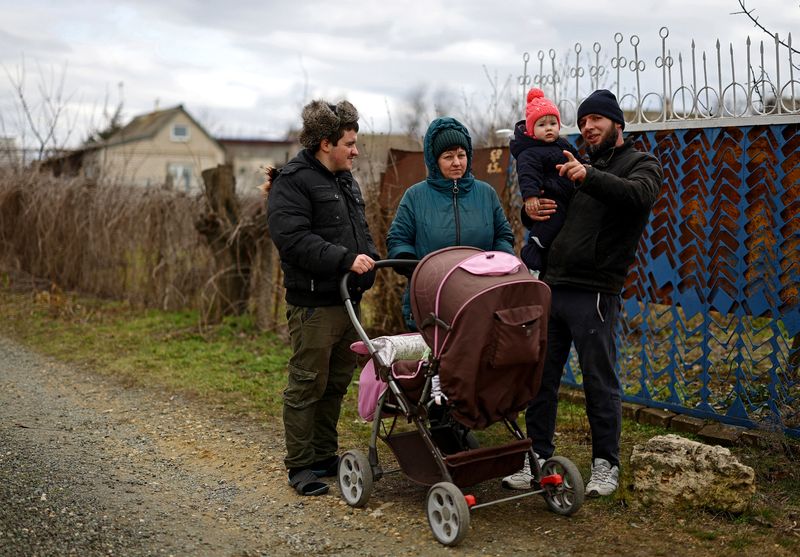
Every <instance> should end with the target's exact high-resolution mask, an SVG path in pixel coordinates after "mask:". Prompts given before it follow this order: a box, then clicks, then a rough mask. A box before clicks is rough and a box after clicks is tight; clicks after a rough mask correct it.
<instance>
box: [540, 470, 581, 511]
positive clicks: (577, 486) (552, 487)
mask: <svg viewBox="0 0 800 557" xmlns="http://www.w3.org/2000/svg"><path fill="white" fill-rule="evenodd" d="M554 474H558V475H559V476H561V483H560V484H549V483H546V482H544V481H543V482H542V483H543V484H544V485H542V488H543V489H544V493H543V495H544V499H545V501H547V506H548V507H550V510H551V511H553V512H554V513H556V514H561V515H571V514H575V513H576V512H578V509H580V508H581V505H583V499H584V491H583V477H582V476H581V473H580V472H579V471H578V467H577V466H575V465H574V464H573V463H572V461H571V460H570V459H568V458H565V457H563V456H554V457H552V458H549V459H548V460H547V461H546V462H545V463H544V466H542V478H546V477H547V476H552V475H554Z"/></svg>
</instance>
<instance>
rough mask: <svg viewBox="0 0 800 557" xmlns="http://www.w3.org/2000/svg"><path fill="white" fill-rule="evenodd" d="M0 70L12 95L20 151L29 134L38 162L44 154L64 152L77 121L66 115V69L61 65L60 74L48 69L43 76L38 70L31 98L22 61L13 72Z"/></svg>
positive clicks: (67, 113) (40, 69) (65, 66)
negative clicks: (19, 139) (19, 138)
mask: <svg viewBox="0 0 800 557" xmlns="http://www.w3.org/2000/svg"><path fill="white" fill-rule="evenodd" d="M3 69H4V70H5V73H6V77H7V78H8V80H9V82H10V83H11V87H12V89H13V91H14V100H15V104H16V111H17V120H18V121H17V129H18V133H19V134H20V137H21V138H22V145H23V147H24V146H25V144H26V140H27V132H30V133H31V134H32V135H33V140H34V142H35V149H36V151H37V156H38V158H39V159H41V158H43V157H44V156H45V154H46V153H50V152H56V151H58V150H61V149H64V148H65V146H66V145H67V144H68V142H69V139H70V136H71V135H72V131H73V130H74V129H75V120H76V117H77V114H70V113H69V111H68V106H69V103H70V101H71V99H72V95H71V94H70V95H67V94H65V92H64V83H65V80H66V75H67V65H66V64H64V65H63V66H62V67H61V69H60V71H56V70H55V69H54V68H50V71H49V72H44V71H43V70H42V68H41V67H38V70H39V71H38V74H39V81H38V83H37V86H36V90H37V92H36V94H35V95H31V94H30V93H29V92H28V89H27V83H26V77H27V72H26V65H25V59H24V58H23V59H22V62H21V63H20V65H18V66H17V67H16V68H15V69H14V71H13V72H12V71H11V70H9V69H8V68H6V67H5V66H3Z"/></svg>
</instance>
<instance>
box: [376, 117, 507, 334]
mask: <svg viewBox="0 0 800 557" xmlns="http://www.w3.org/2000/svg"><path fill="white" fill-rule="evenodd" d="M449 128H454V129H457V130H459V131H461V132H462V133H463V134H464V135H466V137H467V140H468V143H469V148H468V149H467V170H466V172H465V173H464V176H463V177H462V178H459V179H458V180H450V179H447V178H444V177H443V176H442V173H441V171H440V170H439V163H438V161H437V160H436V157H435V156H434V154H433V147H432V144H433V138H434V137H436V135H437V134H438V133H439V132H441V131H442V130H445V129H449ZM423 151H424V155H425V165H426V166H427V167H428V178H427V179H426V180H425V181H423V182H419V183H417V184H414V185H413V186H411V187H410V188H408V190H406V192H405V194H403V198H402V199H401V200H400V204H399V205H398V207H397V213H396V215H395V217H394V220H393V221H392V225H391V226H390V227H389V233H388V235H387V237H386V248H387V250H388V257H389V259H396V258H398V257H400V258H409V257H411V256H413V258H416V259H422V258H423V257H425V256H426V255H428V254H429V253H431V252H433V251H436V250H438V249H441V248H446V247H451V246H472V247H476V248H479V249H482V250H496V251H504V252H507V253H511V254H513V253H514V234H513V233H512V232H511V225H509V223H508V219H507V218H506V215H505V212H504V211H503V207H502V205H501V204H500V199H499V198H498V197H497V192H495V190H494V188H493V187H492V186H490V185H489V184H487V183H486V182H483V181H481V180H476V179H475V177H474V176H473V175H472V140H471V138H470V135H469V132H468V131H467V128H466V127H464V125H463V124H461V123H460V122H459V121H458V120H456V119H455V118H436V119H435V120H434V121H433V122H431V124H430V126H428V131H427V132H426V133H425V139H424V142H423ZM403 314H404V315H405V317H406V321H407V322H409V319H410V305H409V302H408V292H406V295H405V296H404V298H403ZM412 323H413V322H409V326H411V324H412Z"/></svg>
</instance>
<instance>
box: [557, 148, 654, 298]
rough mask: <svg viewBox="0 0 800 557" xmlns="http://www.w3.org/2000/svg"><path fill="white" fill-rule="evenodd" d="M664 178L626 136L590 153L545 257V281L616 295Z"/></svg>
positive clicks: (651, 160)
mask: <svg viewBox="0 0 800 557" xmlns="http://www.w3.org/2000/svg"><path fill="white" fill-rule="evenodd" d="M663 182H664V175H663V170H662V168H661V164H660V163H659V162H658V159H656V158H655V157H654V156H653V155H651V154H650V153H644V152H641V151H637V150H636V149H634V147H633V144H632V142H631V140H626V141H625V143H624V145H622V146H620V147H614V148H612V149H609V150H607V151H604V152H602V153H598V154H597V155H596V156H593V157H592V166H591V167H589V168H588V170H587V173H586V179H585V180H584V181H583V182H582V183H580V184H578V187H577V190H576V192H575V195H574V196H573V197H572V201H571V202H570V205H569V209H568V210H567V219H566V221H565V222H564V227H563V228H562V229H561V231H560V232H559V233H558V236H556V239H555V241H554V242H553V244H552V245H551V247H550V253H549V255H548V258H547V271H546V273H545V276H544V280H545V282H547V283H548V284H550V285H569V286H575V287H578V288H582V289H584V290H591V291H594V292H604V293H608V294H619V293H620V292H621V291H622V287H623V285H624V284H625V277H626V275H627V273H628V268H629V267H630V266H631V264H632V263H633V261H634V258H635V256H636V246H637V245H638V244H639V238H640V237H641V235H642V232H643V231H644V228H645V226H646V225H647V221H648V219H649V217H650V210H651V209H652V208H653V205H654V204H655V202H656V199H657V198H658V194H659V192H660V191H661V186H662V184H663Z"/></svg>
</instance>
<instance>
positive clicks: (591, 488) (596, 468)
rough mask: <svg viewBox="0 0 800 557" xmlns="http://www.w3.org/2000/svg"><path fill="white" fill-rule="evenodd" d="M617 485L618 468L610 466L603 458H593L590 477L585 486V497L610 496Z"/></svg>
mask: <svg viewBox="0 0 800 557" xmlns="http://www.w3.org/2000/svg"><path fill="white" fill-rule="evenodd" d="M618 485H619V466H611V463H610V462H609V461H607V460H606V459H604V458H595V459H594V464H592V476H591V477H590V478H589V483H587V484H586V496H587V497H600V496H602V495H611V494H612V493H614V491H616V489H617V486H618Z"/></svg>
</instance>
